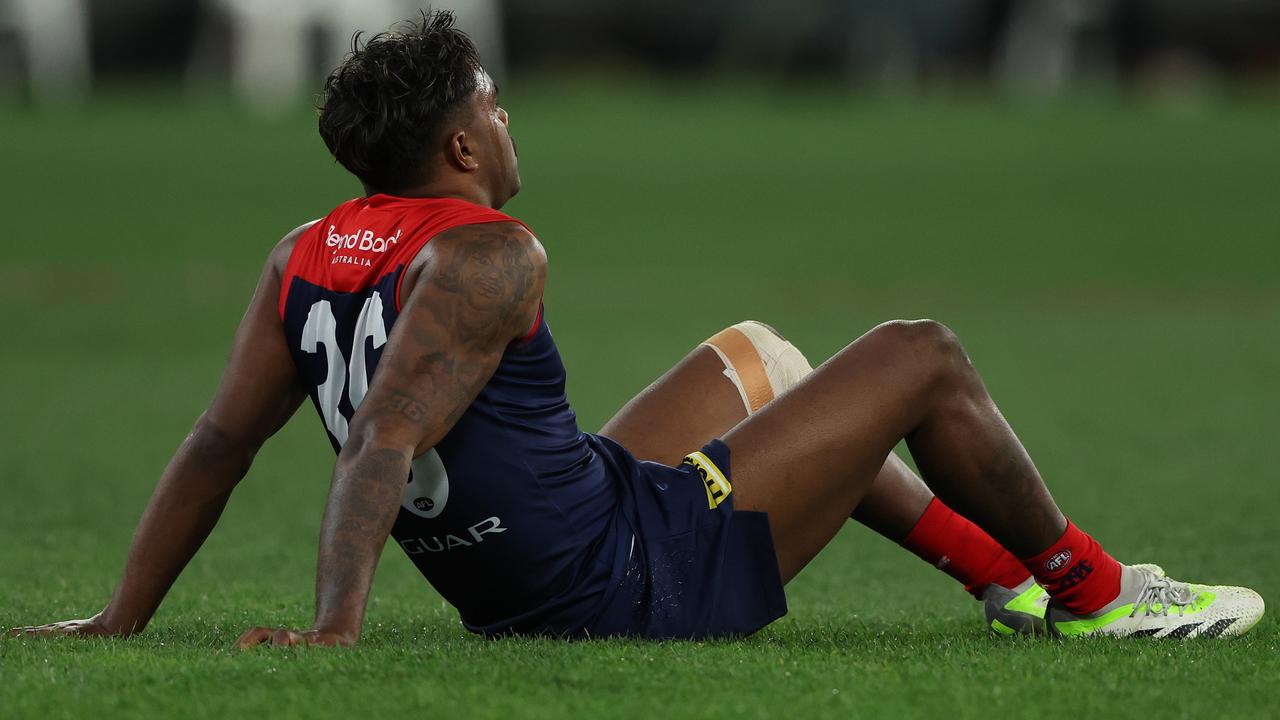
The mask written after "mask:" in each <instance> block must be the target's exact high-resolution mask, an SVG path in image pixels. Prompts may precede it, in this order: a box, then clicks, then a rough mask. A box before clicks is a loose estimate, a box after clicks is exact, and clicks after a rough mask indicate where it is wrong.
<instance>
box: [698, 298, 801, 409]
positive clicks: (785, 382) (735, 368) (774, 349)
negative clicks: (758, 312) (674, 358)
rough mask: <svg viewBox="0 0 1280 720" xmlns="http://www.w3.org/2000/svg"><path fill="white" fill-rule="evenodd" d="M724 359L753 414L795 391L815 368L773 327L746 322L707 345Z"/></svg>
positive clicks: (725, 331) (731, 327)
mask: <svg viewBox="0 0 1280 720" xmlns="http://www.w3.org/2000/svg"><path fill="white" fill-rule="evenodd" d="M703 345H706V346H707V347H710V348H711V349H712V350H714V351H715V353H716V354H717V355H719V356H720V360H721V361H722V362H723V363H724V366H725V375H726V376H727V377H728V378H729V379H730V380H731V381H732V382H733V384H734V385H735V386H736V387H737V389H738V392H739V393H740V394H741V395H742V400H743V404H744V406H745V407H746V410H747V413H748V414H751V413H753V412H755V411H757V410H759V409H760V408H761V407H763V406H764V405H765V404H766V403H768V402H769V401H771V400H772V399H773V398H775V397H777V396H778V395H781V394H782V393H784V392H786V391H787V390H789V389H791V388H792V387H793V386H795V385H796V384H797V383H799V382H800V381H801V380H803V379H804V378H805V376H807V375H808V374H809V373H810V372H812V371H813V367H812V366H811V365H810V364H809V360H808V358H806V357H805V356H804V353H802V352H800V349H799V348H797V347H796V346H795V345H792V344H791V343H790V342H789V341H788V340H787V339H786V338H784V337H783V336H782V334H781V333H779V332H778V331H777V330H776V329H774V328H773V327H772V326H769V325H766V324H764V323H762V322H759V321H756V320H744V321H742V322H740V323H737V324H735V325H732V326H730V327H727V328H725V329H724V330H721V331H720V332H718V333H716V334H715V335H713V336H711V337H710V338H708V339H707V341H706V342H704V343H703Z"/></svg>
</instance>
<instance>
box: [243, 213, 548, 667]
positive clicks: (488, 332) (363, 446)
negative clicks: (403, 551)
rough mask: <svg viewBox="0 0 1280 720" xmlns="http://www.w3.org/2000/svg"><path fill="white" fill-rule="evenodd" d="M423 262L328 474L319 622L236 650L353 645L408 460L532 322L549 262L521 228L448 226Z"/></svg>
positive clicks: (448, 424) (271, 633)
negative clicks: (330, 481) (267, 645)
mask: <svg viewBox="0 0 1280 720" xmlns="http://www.w3.org/2000/svg"><path fill="white" fill-rule="evenodd" d="M420 260H421V261H422V262H421V265H420V266H419V267H420V268H421V269H420V270H419V271H418V274H417V279H416V281H415V282H414V283H413V286H412V288H413V289H412V291H411V292H410V291H408V290H407V288H408V287H409V286H408V285H406V290H405V291H406V292H409V297H408V299H407V301H406V302H405V303H404V310H403V311H402V312H401V314H400V317H399V318H398V319H397V320H396V323H395V326H394V328H393V329H392V332H391V337H390V338H389V339H388V343H387V347H386V350H385V351H384V352H383V354H382V359H381V360H380V361H379V364H378V369H377V371H376V372H375V374H374V377H373V384H372V387H370V389H369V394H368V395H367V396H366V397H365V400H364V402H363V403H362V404H361V405H360V409H359V410H358V411H357V412H356V414H355V417H354V418H352V421H351V430H350V436H349V439H348V440H347V444H346V445H345V446H344V447H343V448H342V452H341V454H340V455H339V456H338V462H337V465H336V467H335V468H334V472H333V484H332V486H331V488H330V490H329V503H328V505H327V506H326V507H325V512H324V520H323V523H322V525H321V529H320V554H319V561H318V566H317V570H316V618H315V623H314V624H313V626H312V628H311V630H308V631H305V632H295V631H290V630H281V629H271V628H262V627H259V628H254V629H252V630H249V631H248V632H246V633H245V634H244V635H242V636H241V638H240V641H239V644H240V646H241V647H250V646H253V645H257V644H259V643H263V642H271V643H272V644H276V645H297V644H324V645H348V644H352V643H354V642H355V641H356V640H357V639H358V638H359V636H360V626H361V625H362V623H363V621H364V612H365V604H366V601H367V600H368V595H369V587H370V584H371V583H372V582H373V572H374V568H375V567H376V566H377V562H378V556H379V555H380V554H381V553H382V547H383V544H384V543H386V540H387V535H388V534H389V533H390V532H391V526H392V524H393V523H394V522H395V518H396V514H397V512H398V511H399V508H400V498H401V495H402V493H403V492H404V483H405V479H406V478H407V477H408V476H409V464H410V462H411V461H412V460H413V458H415V457H417V456H418V455H421V454H422V453H424V452H426V451H427V450H429V449H431V448H432V447H434V446H435V444H436V443H437V442H439V441H440V439H441V438H443V437H444V435H445V433H447V432H448V431H449V429H450V428H452V427H453V424H454V423H455V422H457V420H458V418H459V417H460V416H461V415H462V413H463V412H464V411H465V410H466V409H467V407H468V406H469V405H470V404H471V402H472V401H473V400H474V399H475V397H476V395H477V394H479V392H480V389H481V388H482V387H484V384H485V383H486V382H488V381H489V378H490V377H491V376H492V375H493V373H494V371H495V370H496V369H497V367H498V363H499V361H500V360H501V359H502V354H503V352H504V351H505V350H506V348H507V346H508V345H509V344H510V343H511V342H512V341H513V340H516V339H518V338H520V337H522V336H523V335H524V334H525V332H526V331H527V330H528V329H529V327H530V325H532V324H533V322H534V320H535V318H536V316H537V311H538V302H539V300H540V298H541V297H542V288H543V282H544V280H545V277H546V256H545V255H544V254H543V251H542V246H541V245H539V244H538V241H537V239H536V238H534V237H533V235H531V234H530V233H529V231H528V230H526V229H524V227H523V226H520V225H518V224H515V223H487V224H483V225H467V226H463V227H460V228H455V229H454V230H450V231H448V232H446V233H442V234H441V235H440V236H438V237H436V238H433V239H432V241H431V242H430V243H428V244H427V246H426V248H425V249H424V251H423V254H422V255H421V256H420ZM413 269H417V268H413ZM411 279H412V278H406V282H408V281H409V280H411Z"/></svg>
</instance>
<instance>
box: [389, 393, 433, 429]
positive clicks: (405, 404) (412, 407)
mask: <svg viewBox="0 0 1280 720" xmlns="http://www.w3.org/2000/svg"><path fill="white" fill-rule="evenodd" d="M386 409H387V410H390V411H391V412H395V413H399V414H401V415H403V416H405V417H406V418H408V419H409V420H412V421H414V422H421V421H423V420H425V419H426V418H427V406H426V405H423V404H422V403H420V402H418V401H417V400H415V399H413V398H412V397H410V396H409V395H405V394H404V393H399V392H397V393H395V394H394V395H392V396H391V400H390V401H389V402H388V403H387V405H386Z"/></svg>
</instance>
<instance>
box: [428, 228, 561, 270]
mask: <svg viewBox="0 0 1280 720" xmlns="http://www.w3.org/2000/svg"><path fill="white" fill-rule="evenodd" d="M424 249H425V250H427V251H428V252H427V253H425V255H427V257H426V258H425V259H427V260H429V261H432V264H433V265H434V266H435V270H436V271H437V276H439V273H440V272H444V273H445V278H446V279H447V278H449V277H451V276H450V275H449V272H448V271H451V270H452V271H458V270H461V269H462V268H464V267H465V266H466V265H467V264H468V263H470V262H473V261H474V262H481V263H484V262H493V263H495V264H497V265H499V266H501V267H506V268H509V269H512V270H520V269H524V268H526V266H527V269H528V270H530V271H534V272H543V271H545V270H546V265H547V253H546V251H545V250H544V249H543V247H542V243H541V242H539V241H538V238H537V237H535V236H534V234H533V233H532V232H529V229H528V228H526V227H525V226H523V225H521V224H520V223H515V222H494V223H480V224H477V225H460V226H458V227H455V228H451V229H449V230H446V231H445V232H442V233H440V234H439V235H437V236H436V237H434V238H432V240H431V242H430V243H428V244H427V246H426V248H424Z"/></svg>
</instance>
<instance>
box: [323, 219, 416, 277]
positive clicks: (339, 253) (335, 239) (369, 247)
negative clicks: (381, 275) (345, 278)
mask: <svg viewBox="0 0 1280 720" xmlns="http://www.w3.org/2000/svg"><path fill="white" fill-rule="evenodd" d="M398 242H400V229H399V228H396V231H395V233H393V234H390V235H388V236H387V237H378V236H377V234H376V233H374V231H372V230H365V229H364V228H357V229H356V230H355V231H353V232H350V233H339V232H338V228H337V226H336V225H330V226H329V231H328V232H327V233H326V234H325V245H326V246H327V247H329V248H332V255H333V258H332V259H331V260H330V261H329V264H330V265H359V266H361V267H373V262H372V261H371V260H370V259H369V258H368V257H361V256H359V255H351V254H349V253H347V252H345V251H350V250H354V251H358V252H363V253H385V252H386V251H387V250H388V249H390V248H391V247H392V246H393V245H395V244H396V243H398Z"/></svg>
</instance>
